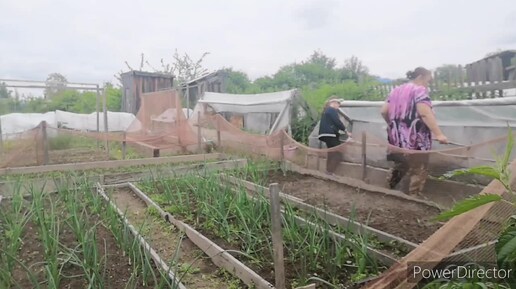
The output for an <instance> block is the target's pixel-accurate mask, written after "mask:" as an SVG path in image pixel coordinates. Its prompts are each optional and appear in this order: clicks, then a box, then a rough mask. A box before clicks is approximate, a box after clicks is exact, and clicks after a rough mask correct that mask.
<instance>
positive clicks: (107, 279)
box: [0, 183, 178, 289]
mask: <svg viewBox="0 0 516 289" xmlns="http://www.w3.org/2000/svg"><path fill="white" fill-rule="evenodd" d="M91 192H92V187H91V186H90V185H89V184H88V183H85V184H82V185H81V186H79V187H75V188H73V189H70V190H60V191H59V193H58V194H47V193H43V192H41V191H39V190H33V191H32V192H31V195H30V197H29V198H27V199H28V200H26V199H24V197H23V196H22V194H21V193H19V192H14V194H13V196H12V198H9V199H4V200H3V201H2V203H1V210H0V228H1V230H2V234H0V240H1V243H0V250H1V251H0V252H1V254H0V258H1V262H0V269H1V270H0V284H1V286H0V287H1V288H120V289H122V288H176V287H178V283H177V282H172V280H173V279H171V278H170V274H169V272H163V271H160V270H159V269H158V268H157V267H156V266H155V265H154V263H153V260H152V259H151V258H150V257H149V255H148V254H147V251H146V250H145V249H144V248H143V247H142V246H141V245H140V243H139V242H138V240H137V239H136V238H134V237H133V235H132V234H131V233H130V230H129V227H128V226H127V224H126V223H124V222H122V221H121V219H120V218H119V216H118V214H117V212H116V211H115V210H114V209H113V208H112V207H111V206H107V205H106V202H104V201H103V200H102V199H101V198H100V197H98V196H96V195H95V194H92V193H91Z"/></svg>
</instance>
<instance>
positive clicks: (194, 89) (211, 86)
mask: <svg viewBox="0 0 516 289" xmlns="http://www.w3.org/2000/svg"><path fill="white" fill-rule="evenodd" d="M226 78H227V73H226V72H225V71H223V70H219V71H215V72H212V73H209V74H206V75H203V76H201V77H199V78H196V79H193V80H191V81H189V82H188V83H187V84H184V85H183V87H182V94H183V97H184V103H185V104H187V105H186V106H185V107H188V108H190V109H193V108H194V107H195V104H197V101H198V100H199V98H200V97H201V96H202V95H203V94H204V92H219V93H224V92H226Z"/></svg>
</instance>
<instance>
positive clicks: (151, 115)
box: [0, 90, 199, 167]
mask: <svg viewBox="0 0 516 289" xmlns="http://www.w3.org/2000/svg"><path fill="white" fill-rule="evenodd" d="M60 113H61V114H63V112H60ZM103 117H104V116H103V115H101V116H100V120H102V121H101V122H100V131H99V132H97V131H95V130H91V129H89V130H86V129H85V130H77V129H69V128H65V126H63V125H62V124H60V125H57V126H55V125H52V124H50V123H49V122H47V121H45V122H41V123H40V124H39V125H38V126H37V127H35V128H32V129H30V130H27V131H25V132H23V133H17V134H2V139H3V141H2V144H3V146H2V154H1V159H0V167H19V166H34V165H41V164H61V163H77V162H87V161H99V160H108V159H113V158H115V157H116V156H114V155H115V154H116V153H118V154H120V151H121V150H122V146H127V147H131V148H134V149H135V150H136V151H140V152H141V155H142V156H150V154H153V153H154V151H160V150H161V151H169V152H171V153H187V152H192V151H196V150H197V149H198V144H199V141H198V139H199V138H198V135H197V133H196V131H195V130H194V128H193V127H192V126H191V125H190V124H189V123H188V121H187V119H186V117H185V115H184V112H183V109H182V107H181V102H180V97H179V96H178V93H177V92H176V91H175V90H164V91H159V92H152V93H147V94H143V95H142V104H141V107H140V110H139V111H138V114H137V115H136V118H134V119H132V120H131V119H129V120H128V121H129V122H130V124H125V125H122V124H120V123H118V122H119V121H118V119H115V120H112V121H110V120H109V114H108V116H107V117H108V121H107V124H108V127H104V118H103ZM84 121H86V119H85V120H84ZM113 121H114V122H113ZM110 125H112V126H113V127H117V128H121V127H126V128H127V129H125V130H120V131H114V130H113V129H109V126H110ZM74 127H80V123H77V124H75V126H74ZM90 127H91V125H90ZM106 131H107V132H106ZM108 152H110V153H109V154H108Z"/></svg>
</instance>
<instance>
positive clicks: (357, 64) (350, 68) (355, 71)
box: [342, 56, 369, 82]
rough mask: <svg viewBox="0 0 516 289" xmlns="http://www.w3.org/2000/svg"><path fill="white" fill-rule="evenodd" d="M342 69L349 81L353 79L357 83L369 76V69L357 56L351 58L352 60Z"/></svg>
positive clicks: (347, 61) (346, 62)
mask: <svg viewBox="0 0 516 289" xmlns="http://www.w3.org/2000/svg"><path fill="white" fill-rule="evenodd" d="M342 69H343V73H344V74H347V76H348V78H349V79H353V80H354V81H357V82H358V81H360V80H361V79H363V77H366V76H367V75H368V74H369V69H368V68H367V66H365V65H364V64H362V61H361V60H360V59H359V58H358V57H356V56H351V57H350V58H348V59H346V60H345V61H344V67H343V68H342Z"/></svg>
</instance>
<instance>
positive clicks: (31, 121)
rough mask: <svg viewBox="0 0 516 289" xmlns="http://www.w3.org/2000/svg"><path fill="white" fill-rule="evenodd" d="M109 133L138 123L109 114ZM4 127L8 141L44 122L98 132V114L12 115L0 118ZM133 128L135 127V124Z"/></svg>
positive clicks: (101, 117)
mask: <svg viewBox="0 0 516 289" xmlns="http://www.w3.org/2000/svg"><path fill="white" fill-rule="evenodd" d="M107 117H108V131H110V132H116V131H126V130H127V129H128V127H129V126H130V125H131V124H133V122H137V121H138V120H136V117H135V116H134V115H133V114H131V113H125V112H111V111H108V112H107ZM0 120H1V125H2V137H3V138H4V139H7V138H8V137H9V135H14V134H19V133H23V132H26V131H29V130H31V129H33V128H35V127H37V126H38V125H39V124H40V123H41V122H42V121H46V122H47V125H48V127H51V128H57V127H62V128H68V129H73V130H78V131H96V130H97V113H91V114H79V113H71V112H66V111H60V110H56V111H52V112H47V113H10V114H6V115H2V116H0ZM99 123H100V125H99V126H100V131H104V114H103V113H102V112H101V113H99ZM133 126H135V125H134V124H133Z"/></svg>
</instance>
